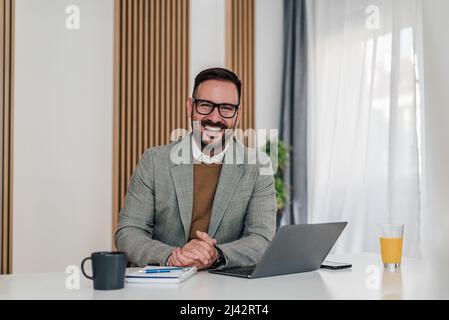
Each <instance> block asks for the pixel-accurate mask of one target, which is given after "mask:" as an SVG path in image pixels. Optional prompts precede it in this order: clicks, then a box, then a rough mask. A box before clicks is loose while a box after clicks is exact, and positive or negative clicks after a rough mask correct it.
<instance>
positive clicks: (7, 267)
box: [0, 0, 14, 274]
mask: <svg viewBox="0 0 449 320" xmlns="http://www.w3.org/2000/svg"><path fill="white" fill-rule="evenodd" d="M0 47H1V48H0V59H1V63H0V74H1V76H0V78H1V79H0V88H1V90H0V101H1V109H2V112H1V115H0V128H1V139H0V140H1V142H0V143H1V145H0V147H1V150H2V157H1V160H0V161H1V180H2V183H1V186H0V189H1V194H2V197H1V200H0V201H1V208H2V210H1V221H0V224H1V229H0V234H1V237H0V244H1V246H0V247H1V256H0V259H1V265H0V274H9V273H11V272H12V181H13V179H12V172H13V168H12V164H13V161H12V160H13V127H12V124H13V115H14V114H13V105H14V101H13V92H14V88H13V84H14V82H13V75H14V68H13V66H14V0H0Z"/></svg>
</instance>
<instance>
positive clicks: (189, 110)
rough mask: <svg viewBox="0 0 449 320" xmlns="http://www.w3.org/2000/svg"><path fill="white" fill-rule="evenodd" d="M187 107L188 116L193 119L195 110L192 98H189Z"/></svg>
mask: <svg viewBox="0 0 449 320" xmlns="http://www.w3.org/2000/svg"><path fill="white" fill-rule="evenodd" d="M186 107H187V115H188V116H189V118H190V117H191V114H192V109H193V100H192V97H189V99H187V102H186Z"/></svg>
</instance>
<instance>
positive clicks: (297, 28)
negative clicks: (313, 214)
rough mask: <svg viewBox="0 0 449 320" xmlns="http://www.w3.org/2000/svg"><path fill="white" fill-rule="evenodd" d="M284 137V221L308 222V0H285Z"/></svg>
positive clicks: (286, 222) (293, 222)
mask: <svg viewBox="0 0 449 320" xmlns="http://www.w3.org/2000/svg"><path fill="white" fill-rule="evenodd" d="M282 83H283V85H282V115H281V124H280V131H281V132H280V136H281V139H282V140H283V141H284V142H285V143H286V144H288V145H290V147H291V150H290V154H289V156H290V165H289V166H288V167H287V168H286V170H285V171H284V174H283V177H284V181H285V182H286V184H287V186H288V188H289V192H288V194H289V197H288V200H287V203H286V207H285V211H284V213H283V216H282V219H281V224H282V225H284V224H299V223H307V32H306V0H284V65H283V80H282Z"/></svg>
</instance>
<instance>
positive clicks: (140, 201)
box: [115, 149, 175, 267]
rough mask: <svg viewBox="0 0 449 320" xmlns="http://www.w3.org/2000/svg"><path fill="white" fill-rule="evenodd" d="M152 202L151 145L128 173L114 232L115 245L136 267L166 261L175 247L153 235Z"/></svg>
mask: <svg viewBox="0 0 449 320" xmlns="http://www.w3.org/2000/svg"><path fill="white" fill-rule="evenodd" d="M154 204H155V202H154V160H153V156H152V151H151V149H150V150H147V151H145V152H144V154H143V156H142V158H141V160H140V161H139V163H138V164H137V167H136V169H135V171H134V174H133V175H132V177H131V180H130V184H129V187H128V191H127V193H126V196H125V204H124V206H123V208H122V210H121V211H120V215H119V225H118V228H117V231H116V233H115V242H116V246H117V249H118V250H120V251H124V252H126V254H127V256H128V261H129V262H131V263H133V264H135V265H137V266H139V267H144V266H146V265H147V264H158V265H165V264H166V262H167V259H168V257H169V256H170V254H171V252H172V251H173V250H175V247H172V246H169V245H167V244H165V243H162V242H160V241H157V240H154V239H153V227H154Z"/></svg>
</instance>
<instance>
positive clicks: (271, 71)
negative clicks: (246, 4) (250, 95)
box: [256, 0, 284, 129]
mask: <svg viewBox="0 0 449 320" xmlns="http://www.w3.org/2000/svg"><path fill="white" fill-rule="evenodd" d="M283 19H284V18H283V1H282V0H256V128H257V129H279V124H280V122H279V121H280V118H281V88H282V59H283V58H282V57H283V48H282V45H283Z"/></svg>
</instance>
